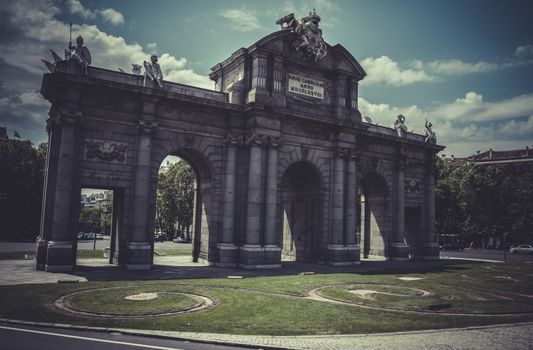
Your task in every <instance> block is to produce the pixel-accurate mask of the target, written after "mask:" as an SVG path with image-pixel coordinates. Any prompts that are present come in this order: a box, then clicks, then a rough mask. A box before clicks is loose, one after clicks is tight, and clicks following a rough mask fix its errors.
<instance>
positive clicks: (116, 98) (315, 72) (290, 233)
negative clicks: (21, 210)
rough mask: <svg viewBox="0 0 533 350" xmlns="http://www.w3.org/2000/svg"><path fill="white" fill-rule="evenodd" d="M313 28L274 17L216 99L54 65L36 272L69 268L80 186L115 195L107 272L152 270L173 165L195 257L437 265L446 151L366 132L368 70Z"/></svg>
mask: <svg viewBox="0 0 533 350" xmlns="http://www.w3.org/2000/svg"><path fill="white" fill-rule="evenodd" d="M319 20H320V19H319V17H318V16H317V15H316V14H315V13H311V14H309V16H306V17H305V18H304V19H303V21H301V22H298V21H296V20H294V18H293V17H291V16H287V17H286V18H284V19H282V20H280V21H278V22H279V24H281V26H282V29H281V30H279V31H277V32H274V33H272V34H270V35H268V36H266V37H264V38H263V39H261V40H259V41H258V42H256V43H255V44H253V45H252V46H250V47H248V48H241V49H239V50H237V51H236V52H234V53H233V54H232V55H231V57H229V58H228V59H226V60H225V61H223V62H221V63H219V64H217V65H216V66H214V67H213V68H212V73H211V76H210V77H211V79H212V80H214V81H215V86H216V88H215V91H211V90H205V89H201V88H196V87H191V86H186V85H182V84H176V83H171V82H166V81H163V82H162V86H159V83H158V82H157V81H150V80H148V81H146V79H145V77H143V76H142V75H137V74H127V73H124V72H116V71H111V70H106V69H101V68H96V67H91V66H89V67H83V66H80V64H79V63H78V62H75V61H73V60H65V61H59V62H57V63H56V64H55V67H54V70H53V72H51V73H47V74H45V75H44V78H43V83H42V89H41V92H42V94H43V96H44V97H45V98H46V99H47V100H48V101H50V102H51V109H50V113H49V119H48V124H47V130H48V132H49V152H48V159H47V172H46V180H45V190H44V199H43V204H44V205H43V212H42V222H41V232H40V236H39V238H38V243H37V259H36V261H37V268H38V269H45V270H48V271H68V270H71V269H72V268H73V266H74V265H75V245H76V243H75V240H76V233H77V231H78V229H77V225H78V216H79V211H80V209H79V196H80V188H84V187H88V188H105V189H111V190H113V191H114V192H113V193H114V204H113V206H114V208H113V224H112V231H113V233H112V235H113V239H112V242H113V244H112V246H113V247H112V257H111V258H112V261H113V262H114V263H115V264H118V265H119V266H121V267H123V268H125V269H130V270H133V269H150V268H151V267H152V259H153V258H152V256H153V255H152V253H153V239H154V237H153V232H154V225H155V223H154V217H155V215H154V214H155V201H156V186H157V173H158V169H159V166H160V164H161V162H162V160H163V159H164V158H165V157H166V156H167V155H178V156H179V157H182V158H184V159H186V160H187V161H188V162H189V163H190V165H191V166H192V167H193V169H194V171H195V173H196V176H197V191H196V199H195V209H194V219H195V223H194V225H193V226H194V236H195V249H194V252H195V255H196V257H197V258H198V259H200V260H203V261H205V262H207V263H209V264H212V265H218V266H239V267H243V268H269V267H281V264H282V261H294V260H296V261H312V262H317V263H326V264H332V265H349V264H357V263H359V262H360V254H364V255H368V254H373V255H376V254H377V255H383V256H386V257H388V258H390V259H395V260H406V259H409V258H410V257H417V258H421V259H423V258H425V259H433V258H437V257H438V255H439V252H438V246H437V245H436V239H435V231H434V220H435V209H434V187H435V179H434V166H435V154H436V153H437V152H438V151H439V150H440V149H442V147H441V146H438V145H437V144H436V142H435V139H434V137H425V136H423V135H418V134H414V133H411V132H408V131H407V130H406V128H405V126H404V124H403V121H404V120H400V119H401V118H399V120H398V121H397V123H398V124H397V125H395V126H396V128H387V127H382V126H378V125H374V124H372V123H371V122H370V120H369V119H368V120H367V122H363V121H362V118H361V114H360V112H359V110H358V105H357V98H358V82H359V81H361V80H362V79H363V78H364V77H365V75H366V73H365V72H364V70H363V68H362V67H361V66H360V65H359V63H358V62H357V60H356V59H355V58H354V57H353V56H352V55H351V54H350V53H349V52H348V51H347V50H346V49H345V48H344V47H342V46H341V45H339V44H337V45H334V46H331V45H329V44H327V43H325V42H324V41H323V39H322V37H321V33H322V32H321V30H320V29H319V28H318V22H319ZM391 117H392V116H391ZM426 136H427V135H426ZM433 136H434V135H433ZM359 198H361V200H359Z"/></svg>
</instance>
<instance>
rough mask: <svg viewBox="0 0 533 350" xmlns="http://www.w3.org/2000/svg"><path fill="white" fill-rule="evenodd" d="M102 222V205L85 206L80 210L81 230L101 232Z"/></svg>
mask: <svg viewBox="0 0 533 350" xmlns="http://www.w3.org/2000/svg"><path fill="white" fill-rule="evenodd" d="M101 223H102V208H101V207H85V208H83V209H82V210H81V211H80V226H79V228H80V231H83V232H99V229H100V227H101Z"/></svg>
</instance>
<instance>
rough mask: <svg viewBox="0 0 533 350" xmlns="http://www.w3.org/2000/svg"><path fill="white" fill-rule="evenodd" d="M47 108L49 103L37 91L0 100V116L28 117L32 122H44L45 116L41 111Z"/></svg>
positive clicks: (24, 92)
mask: <svg viewBox="0 0 533 350" xmlns="http://www.w3.org/2000/svg"><path fill="white" fill-rule="evenodd" d="M49 106H50V103H49V102H48V101H46V100H45V99H44V98H43V97H42V96H41V94H40V93H39V92H38V91H23V92H21V93H15V94H13V95H11V96H6V97H2V98H0V114H2V115H5V114H7V113H9V114H10V115H11V116H14V117H16V118H22V119H27V118H28V117H29V118H30V119H31V120H33V121H44V119H46V114H43V113H42V111H43V109H47V108H48V107H49Z"/></svg>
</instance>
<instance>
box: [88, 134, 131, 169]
mask: <svg viewBox="0 0 533 350" xmlns="http://www.w3.org/2000/svg"><path fill="white" fill-rule="evenodd" d="M127 150H128V144H127V143H123V142H110V141H105V140H96V139H86V140H85V159H88V160H101V161H104V162H111V163H121V164H124V163H126V152H127Z"/></svg>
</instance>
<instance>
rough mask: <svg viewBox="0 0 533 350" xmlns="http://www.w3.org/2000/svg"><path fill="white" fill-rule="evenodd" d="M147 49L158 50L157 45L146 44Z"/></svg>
mask: <svg viewBox="0 0 533 350" xmlns="http://www.w3.org/2000/svg"><path fill="white" fill-rule="evenodd" d="M146 48H147V49H149V50H152V51H157V50H158V47H157V43H148V44H146Z"/></svg>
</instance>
